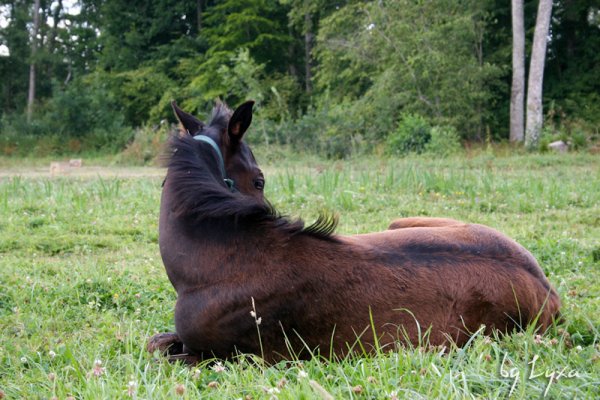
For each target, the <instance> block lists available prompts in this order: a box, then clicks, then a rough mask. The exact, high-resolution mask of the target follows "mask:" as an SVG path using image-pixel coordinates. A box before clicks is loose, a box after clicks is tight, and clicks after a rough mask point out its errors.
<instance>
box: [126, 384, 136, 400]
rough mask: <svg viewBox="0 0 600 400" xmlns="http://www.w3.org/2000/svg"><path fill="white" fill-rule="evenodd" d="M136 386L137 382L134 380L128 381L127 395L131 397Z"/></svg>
mask: <svg viewBox="0 0 600 400" xmlns="http://www.w3.org/2000/svg"><path fill="white" fill-rule="evenodd" d="M136 387H137V383H136V382H135V381H129V383H128V384H127V395H128V396H129V397H132V396H133V395H134V394H135V388H136Z"/></svg>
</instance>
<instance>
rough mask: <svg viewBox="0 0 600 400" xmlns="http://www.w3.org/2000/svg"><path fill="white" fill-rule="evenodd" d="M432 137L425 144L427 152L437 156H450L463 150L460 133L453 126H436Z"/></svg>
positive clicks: (432, 130) (432, 131)
mask: <svg viewBox="0 0 600 400" xmlns="http://www.w3.org/2000/svg"><path fill="white" fill-rule="evenodd" d="M430 133H431V138H430V140H429V142H427V143H426V144H425V152H427V153H431V154H434V155H437V156H442V157H444V156H449V155H452V154H456V153H458V152H459V151H460V150H461V145H460V135H459V134H458V132H456V129H454V127H453V126H434V127H433V128H431V132H430Z"/></svg>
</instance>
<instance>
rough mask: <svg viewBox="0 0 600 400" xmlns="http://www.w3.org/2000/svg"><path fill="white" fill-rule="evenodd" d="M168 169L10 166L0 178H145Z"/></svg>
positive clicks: (158, 175)
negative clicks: (52, 168)
mask: <svg viewBox="0 0 600 400" xmlns="http://www.w3.org/2000/svg"><path fill="white" fill-rule="evenodd" d="M165 173H166V170H165V169H164V168H157V167H99V166H82V167H79V168H68V169H65V170H61V171H58V172H57V171H56V170H54V171H53V172H51V171H50V167H49V166H46V167H31V168H29V167H26V168H23V167H19V168H17V167H9V168H2V169H0V178H7V177H14V176H21V177H23V178H64V177H67V178H68V177H72V178H96V177H102V178H113V177H114V178H145V177H163V176H165Z"/></svg>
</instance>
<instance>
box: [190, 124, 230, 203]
mask: <svg viewBox="0 0 600 400" xmlns="http://www.w3.org/2000/svg"><path fill="white" fill-rule="evenodd" d="M193 138H194V140H198V141H200V142H204V143H208V144H209V145H210V146H211V147H212V148H213V149H214V150H215V152H216V153H217V157H218V158H219V169H220V170H221V176H222V177H223V182H225V184H226V185H227V187H228V188H229V190H231V191H232V192H234V191H235V187H234V185H235V182H234V181H233V179H229V178H227V174H226V173H225V161H224V160H223V154H222V153H221V149H220V148H219V146H218V145H217V143H216V142H215V141H214V140H212V139H211V138H209V137H208V136H206V135H196V136H193Z"/></svg>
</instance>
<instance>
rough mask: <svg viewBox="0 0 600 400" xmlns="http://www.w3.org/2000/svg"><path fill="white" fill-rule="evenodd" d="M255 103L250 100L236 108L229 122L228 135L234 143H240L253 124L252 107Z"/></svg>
mask: <svg viewBox="0 0 600 400" xmlns="http://www.w3.org/2000/svg"><path fill="white" fill-rule="evenodd" d="M253 106H254V101H252V100H250V101H247V102H245V103H244V104H242V105H241V106H239V107H238V108H236V110H235V111H234V112H233V115H232V116H231V119H230V120H229V126H228V127H227V133H228V134H229V138H230V139H231V141H232V142H235V141H240V140H241V139H242V136H244V133H246V130H247V129H248V127H249V126H250V123H251V122H252V107H253Z"/></svg>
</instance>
